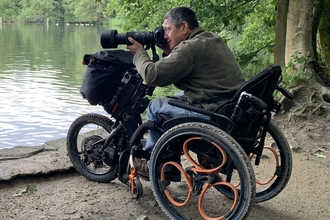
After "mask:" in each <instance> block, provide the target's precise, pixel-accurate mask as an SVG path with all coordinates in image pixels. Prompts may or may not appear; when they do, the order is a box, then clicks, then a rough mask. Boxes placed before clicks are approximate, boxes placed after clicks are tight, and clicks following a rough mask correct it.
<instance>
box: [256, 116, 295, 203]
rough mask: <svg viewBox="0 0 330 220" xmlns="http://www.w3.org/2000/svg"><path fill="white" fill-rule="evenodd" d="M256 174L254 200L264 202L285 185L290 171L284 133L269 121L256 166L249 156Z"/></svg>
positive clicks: (287, 147) (289, 160) (290, 156)
mask: <svg viewBox="0 0 330 220" xmlns="http://www.w3.org/2000/svg"><path fill="white" fill-rule="evenodd" d="M250 158H251V163H252V166H253V168H254V172H255V176H256V187H257V191H256V198H255V202H256V203H259V202H264V201H267V200H269V199H272V198H274V197H275V196H277V195H278V194H279V193H280V192H281V191H282V190H283V189H284V188H285V186H286V185H287V183H288V181H289V179H290V176H291V171H292V154H291V149H290V145H289V144H288V142H287V140H286V138H285V136H284V134H283V133H282V132H281V130H280V129H279V128H278V127H277V126H276V125H275V123H274V122H272V121H271V123H270V124H269V127H268V130H267V136H266V139H265V146H264V149H263V153H262V156H261V159H260V163H259V165H258V166H256V165H254V159H255V157H254V156H253V155H251V156H250Z"/></svg>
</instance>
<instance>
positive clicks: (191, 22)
mask: <svg viewBox="0 0 330 220" xmlns="http://www.w3.org/2000/svg"><path fill="white" fill-rule="evenodd" d="M169 17H171V18H172V24H174V25H175V27H177V28H178V27H180V25H181V24H182V22H184V21H186V22H187V23H188V26H189V28H190V29H191V30H193V29H195V28H197V27H199V25H198V21H197V17H196V14H195V12H194V11H193V10H191V9H190V8H188V7H184V6H180V7H176V8H172V9H171V10H169V11H168V12H167V13H166V14H165V16H164V20H165V19H167V18H169Z"/></svg>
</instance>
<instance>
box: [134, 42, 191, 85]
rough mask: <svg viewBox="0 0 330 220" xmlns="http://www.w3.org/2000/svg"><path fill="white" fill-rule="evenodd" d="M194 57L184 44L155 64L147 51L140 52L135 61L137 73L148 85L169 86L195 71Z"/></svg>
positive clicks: (135, 56)
mask: <svg viewBox="0 0 330 220" xmlns="http://www.w3.org/2000/svg"><path fill="white" fill-rule="evenodd" d="M193 62H194V60H193V56H192V53H191V51H190V50H189V48H188V47H187V45H186V44H185V43H184V42H182V43H181V44H180V45H179V46H177V47H175V48H174V49H173V50H172V52H171V54H170V55H168V56H167V57H164V58H162V59H161V60H159V61H157V62H154V61H153V60H151V59H150V57H149V55H148V53H147V52H146V51H145V50H142V49H141V50H139V51H138V52H137V53H136V54H135V55H134V59H133V63H134V65H135V66H136V69H137V71H138V72H139V73H140V75H141V76H142V78H143V80H144V81H145V83H146V84H148V85H152V86H167V85H170V84H173V83H176V82H177V81H179V80H180V79H182V78H183V77H185V76H186V75H188V74H189V73H191V71H192V69H193Z"/></svg>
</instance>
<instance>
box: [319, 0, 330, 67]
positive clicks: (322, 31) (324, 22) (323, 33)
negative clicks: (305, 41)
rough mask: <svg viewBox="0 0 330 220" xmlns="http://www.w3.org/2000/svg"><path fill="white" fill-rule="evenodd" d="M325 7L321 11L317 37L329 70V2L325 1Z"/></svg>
mask: <svg viewBox="0 0 330 220" xmlns="http://www.w3.org/2000/svg"><path fill="white" fill-rule="evenodd" d="M324 5H325V6H326V7H322V6H323V5H321V7H322V8H324V10H323V11H322V13H320V14H321V16H320V17H321V18H320V27H319V29H318V30H319V36H320V46H321V51H322V54H323V58H324V63H325V64H326V66H327V67H328V68H330V0H325V1H324Z"/></svg>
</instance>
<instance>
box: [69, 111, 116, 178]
mask: <svg viewBox="0 0 330 220" xmlns="http://www.w3.org/2000/svg"><path fill="white" fill-rule="evenodd" d="M112 125H113V122H112V121H111V120H110V119H109V118H107V117H105V116H103V115H99V114H95V113H90V114H85V115H82V116H80V117H78V118H77V119H76V120H75V121H74V122H73V123H72V124H71V126H70V128H69V131H68V134H67V139H66V145H67V150H68V155H69V158H70V160H71V162H72V164H73V167H74V168H75V169H76V170H77V172H78V173H80V174H81V175H82V176H84V177H86V178H87V179H89V180H92V181H95V182H102V183H105V182H110V181H112V180H114V179H115V178H117V176H118V158H114V159H113V160H109V159H108V160H107V163H108V164H106V163H105V162H104V158H109V157H108V155H109V153H110V154H111V155H114V156H115V157H116V155H117V152H115V148H114V147H113V145H112V144H113V143H111V142H110V143H109V145H108V146H107V147H106V148H104V138H106V137H107V136H109V133H110V132H111V126H112ZM106 154H107V155H106ZM108 161H111V162H112V163H111V164H109V163H110V162H108Z"/></svg>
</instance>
